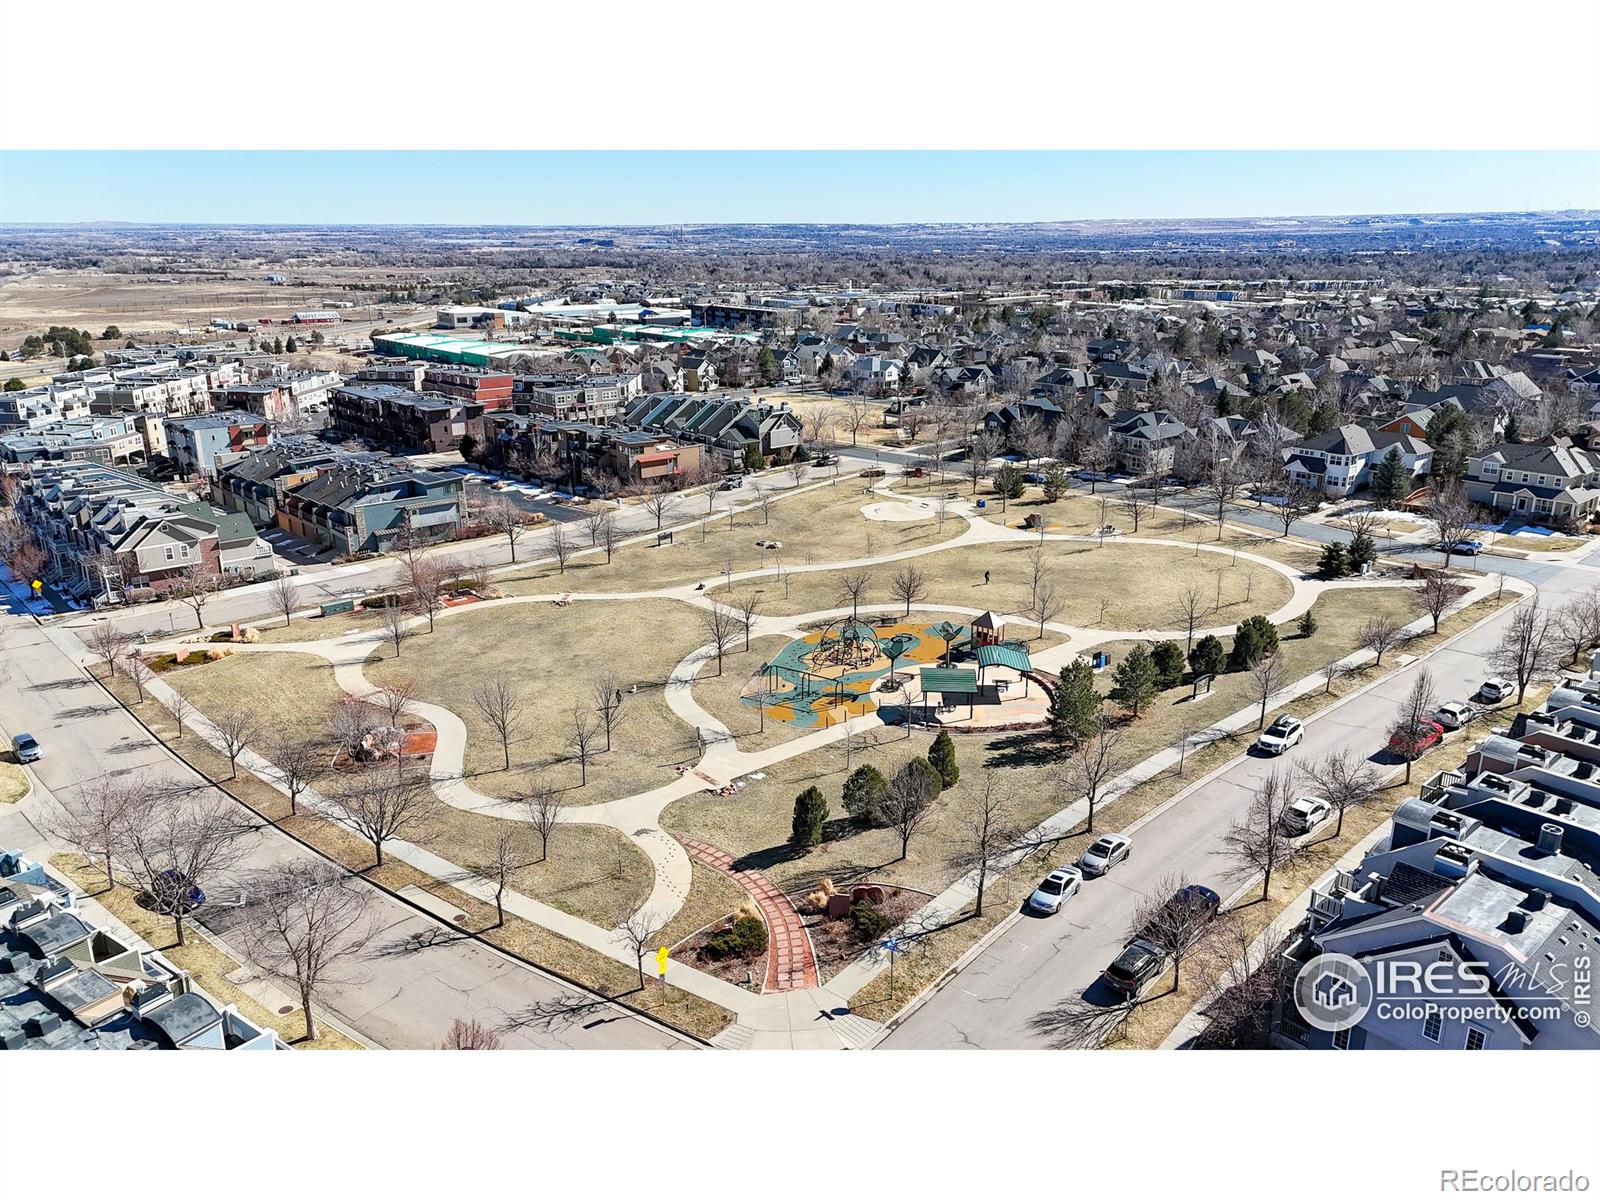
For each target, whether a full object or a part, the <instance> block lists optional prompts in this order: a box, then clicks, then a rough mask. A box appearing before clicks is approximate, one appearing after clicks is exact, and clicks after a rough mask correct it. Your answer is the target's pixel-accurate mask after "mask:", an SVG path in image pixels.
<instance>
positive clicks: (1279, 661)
mask: <svg viewBox="0 0 1600 1200" xmlns="http://www.w3.org/2000/svg"><path fill="white" fill-rule="evenodd" d="M1288 682H1289V662H1288V660H1287V659H1285V658H1284V656H1283V654H1282V653H1281V652H1279V651H1277V650H1274V651H1273V652H1272V653H1271V654H1263V655H1260V656H1258V657H1257V658H1256V659H1255V661H1254V662H1252V663H1251V664H1250V698H1251V699H1252V700H1254V701H1255V702H1256V703H1257V704H1259V705H1260V706H1261V711H1260V712H1259V713H1258V714H1257V717H1256V728H1257V729H1260V728H1261V727H1262V726H1263V725H1265V724H1266V723H1267V706H1268V705H1269V704H1271V703H1272V697H1273V696H1275V695H1277V693H1278V692H1280V691H1282V690H1283V688H1284V685H1285V684H1287V683H1288Z"/></svg>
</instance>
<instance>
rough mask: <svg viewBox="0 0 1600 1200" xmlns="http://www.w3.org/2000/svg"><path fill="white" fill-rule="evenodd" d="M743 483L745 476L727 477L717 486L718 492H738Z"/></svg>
mask: <svg viewBox="0 0 1600 1200" xmlns="http://www.w3.org/2000/svg"><path fill="white" fill-rule="evenodd" d="M743 483H744V476H743V475H727V476H724V477H723V480H722V482H721V483H719V484H717V491H719V492H736V491H738V490H739V487H740V485H742V484H743Z"/></svg>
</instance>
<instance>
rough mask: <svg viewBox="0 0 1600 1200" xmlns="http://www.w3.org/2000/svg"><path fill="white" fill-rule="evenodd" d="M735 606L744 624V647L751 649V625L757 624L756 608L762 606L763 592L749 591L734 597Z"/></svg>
mask: <svg viewBox="0 0 1600 1200" xmlns="http://www.w3.org/2000/svg"><path fill="white" fill-rule="evenodd" d="M732 603H733V607H734V609H735V611H737V612H738V614H739V621H740V623H741V624H742V625H743V626H744V648H745V649H746V650H749V649H750V626H752V625H754V624H755V621H756V610H757V609H759V608H760V607H761V593H760V592H758V591H748V592H745V593H744V594H743V595H739V596H735V597H733V601H732Z"/></svg>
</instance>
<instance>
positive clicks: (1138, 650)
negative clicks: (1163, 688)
mask: <svg viewBox="0 0 1600 1200" xmlns="http://www.w3.org/2000/svg"><path fill="white" fill-rule="evenodd" d="M1155 695H1156V664H1155V663H1154V662H1152V661H1151V659H1150V651H1148V650H1146V649H1145V647H1144V644H1143V643H1142V642H1141V643H1140V644H1139V645H1137V646H1135V647H1134V648H1133V649H1132V650H1129V651H1128V657H1126V658H1124V659H1123V660H1122V661H1121V662H1120V663H1118V664H1117V669H1116V670H1115V671H1114V672H1112V688H1111V698H1112V699H1113V700H1115V701H1116V702H1117V703H1118V704H1120V705H1122V707H1123V708H1125V709H1127V710H1128V712H1129V713H1130V714H1132V715H1133V716H1135V717H1137V716H1138V715H1139V710H1140V709H1142V708H1144V706H1145V705H1147V704H1149V703H1150V701H1151V700H1153V699H1155Z"/></svg>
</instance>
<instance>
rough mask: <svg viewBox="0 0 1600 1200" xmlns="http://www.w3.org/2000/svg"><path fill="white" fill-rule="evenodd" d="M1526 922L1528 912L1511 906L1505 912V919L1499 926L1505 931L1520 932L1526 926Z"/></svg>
mask: <svg viewBox="0 0 1600 1200" xmlns="http://www.w3.org/2000/svg"><path fill="white" fill-rule="evenodd" d="M1527 924H1528V914H1527V913H1525V912H1523V911H1522V910H1521V909H1520V908H1513V909H1512V910H1511V911H1510V912H1508V913H1507V914H1506V919H1505V921H1504V922H1503V923H1502V924H1501V926H1500V927H1501V928H1502V929H1504V930H1505V931H1506V932H1507V933H1521V932H1522V931H1523V929H1524V928H1526V927H1527Z"/></svg>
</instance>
